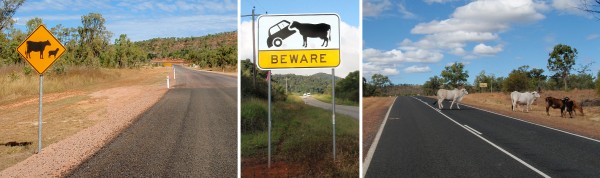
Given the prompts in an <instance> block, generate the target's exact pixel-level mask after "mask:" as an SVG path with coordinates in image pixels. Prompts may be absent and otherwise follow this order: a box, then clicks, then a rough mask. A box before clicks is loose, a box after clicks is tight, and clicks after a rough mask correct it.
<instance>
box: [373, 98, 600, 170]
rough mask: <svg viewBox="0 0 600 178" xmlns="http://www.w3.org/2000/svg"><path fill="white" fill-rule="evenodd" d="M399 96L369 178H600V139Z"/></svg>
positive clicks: (388, 120) (431, 100)
mask: <svg viewBox="0 0 600 178" xmlns="http://www.w3.org/2000/svg"><path fill="white" fill-rule="evenodd" d="M433 102H434V100H433V99H430V98H425V97H415V98H412V97H398V98H397V100H396V102H395V103H394V105H393V107H392V109H391V111H390V114H389V117H388V118H387V122H386V124H385V126H383V131H382V134H381V137H380V140H379V142H378V145H377V147H376V148H375V151H374V154H373V157H372V159H371V160H365V162H369V164H368V165H369V166H368V167H366V168H365V171H366V173H365V175H366V177H394V176H397V175H402V176H403V177H599V176H600V161H599V160H600V159H599V158H600V141H598V140H594V139H589V138H585V137H581V136H577V135H573V134H569V133H564V132H561V131H557V130H554V129H550V128H546V127H542V126H538V125H535V124H531V123H527V122H523V121H520V120H517V119H515V118H510V117H506V116H501V115H498V114H494V113H491V112H487V111H483V110H479V109H476V108H472V107H468V106H463V105H461V108H462V109H461V110H457V109H453V110H449V109H447V108H448V107H449V106H450V105H449V103H448V104H444V105H445V108H446V109H443V110H441V111H438V110H436V109H434V107H431V106H432V105H431V103H433Z"/></svg>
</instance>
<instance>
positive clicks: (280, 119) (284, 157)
mask: <svg viewBox="0 0 600 178" xmlns="http://www.w3.org/2000/svg"><path fill="white" fill-rule="evenodd" d="M252 65H253V64H252V63H250V62H249V61H243V62H242V75H241V82H242V86H241V89H242V101H241V130H242V133H241V135H242V138H241V140H242V141H241V152H242V153H241V154H242V177H256V176H258V177H265V176H273V177H298V176H300V177H305V176H309V177H312V176H317V177H355V176H358V169H359V162H358V161H359V159H358V158H359V152H358V150H359V148H358V146H359V130H358V129H359V127H358V126H359V123H358V121H357V120H355V119H353V118H350V117H347V116H342V115H340V116H336V153H337V154H336V160H335V161H333V153H332V146H333V145H332V144H333V143H332V139H333V138H332V123H331V112H330V111H327V110H324V109H321V108H316V107H312V106H308V105H305V104H304V103H303V101H302V99H301V98H300V97H299V96H297V95H286V94H285V87H281V86H280V85H273V86H272V87H273V89H272V95H273V103H272V107H273V109H272V111H273V112H272V126H273V127H272V154H273V155H272V156H273V157H272V165H271V166H272V167H271V169H268V167H267V165H268V158H267V156H268V152H267V149H268V118H267V114H268V108H267V81H266V80H265V78H266V72H264V71H259V72H257V73H258V75H257V77H256V88H254V86H253V79H252V78H253V77H252ZM271 79H273V80H275V77H272V78H271ZM329 79H330V80H329V81H331V78H329ZM288 82H289V81H288ZM273 83H275V82H273ZM288 92H289V91H288Z"/></svg>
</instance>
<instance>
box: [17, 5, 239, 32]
mask: <svg viewBox="0 0 600 178" xmlns="http://www.w3.org/2000/svg"><path fill="white" fill-rule="evenodd" d="M92 12H93V13H100V14H102V16H103V17H104V18H105V19H106V23H105V26H106V28H107V29H108V30H109V31H111V32H112V33H113V40H111V42H113V41H114V39H115V38H116V37H119V35H120V34H127V36H128V37H129V38H130V39H131V40H134V41H139V40H146V39H151V38H156V37H190V36H203V35H207V34H214V33H219V32H225V31H234V30H236V29H237V24H236V22H237V1H236V0H176V1H174V0H128V1H115V0H27V1H25V3H24V4H23V5H22V6H21V7H20V8H19V9H18V11H17V13H15V15H14V16H13V18H14V19H16V20H17V24H16V25H15V27H17V28H20V29H22V30H24V31H25V28H26V27H25V23H26V22H27V20H29V19H31V18H34V17H40V18H42V20H43V21H44V23H45V25H46V26H47V27H48V28H52V27H54V26H55V25H57V24H62V25H63V26H65V27H77V26H81V16H82V15H87V14H89V13H92Z"/></svg>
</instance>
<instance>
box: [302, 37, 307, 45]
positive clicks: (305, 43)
mask: <svg viewBox="0 0 600 178" xmlns="http://www.w3.org/2000/svg"><path fill="white" fill-rule="evenodd" d="M303 38H304V43H302V46H303V47H307V46H308V44H307V42H306V40H307V39H306V38H307V37H306V36H303Z"/></svg>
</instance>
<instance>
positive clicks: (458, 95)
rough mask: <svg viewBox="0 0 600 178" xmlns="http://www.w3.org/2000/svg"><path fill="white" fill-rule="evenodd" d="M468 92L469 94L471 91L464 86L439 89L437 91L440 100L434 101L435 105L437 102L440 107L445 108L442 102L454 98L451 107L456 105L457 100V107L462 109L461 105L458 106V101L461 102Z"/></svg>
mask: <svg viewBox="0 0 600 178" xmlns="http://www.w3.org/2000/svg"><path fill="white" fill-rule="evenodd" d="M467 94H469V92H467V90H466V89H464V88H462V89H454V90H446V89H439V90H438V91H437V97H438V100H437V101H435V102H433V105H435V104H436V103H437V104H438V109H442V108H444V106H443V105H442V102H443V101H444V100H445V99H446V100H452V103H451V104H450V109H452V105H454V103H455V102H456V108H458V109H460V106H458V103H460V101H462V98H463V97H464V96H465V95H467Z"/></svg>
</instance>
